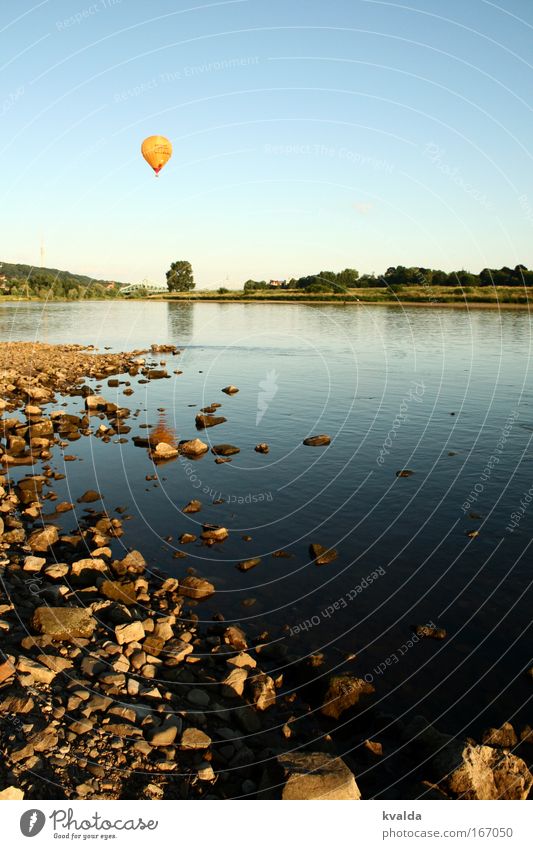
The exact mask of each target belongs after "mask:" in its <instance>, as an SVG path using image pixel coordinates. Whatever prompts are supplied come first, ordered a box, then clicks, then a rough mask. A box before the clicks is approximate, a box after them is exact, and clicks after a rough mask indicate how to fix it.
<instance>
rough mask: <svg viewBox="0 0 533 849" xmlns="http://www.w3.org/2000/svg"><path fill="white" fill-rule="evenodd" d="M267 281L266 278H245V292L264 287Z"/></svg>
mask: <svg viewBox="0 0 533 849" xmlns="http://www.w3.org/2000/svg"><path fill="white" fill-rule="evenodd" d="M267 287H268V283H267V282H266V280H247V281H246V283H245V284H244V291H245V292H257V291H258V290H259V289H266V288H267Z"/></svg>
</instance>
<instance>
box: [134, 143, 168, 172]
mask: <svg viewBox="0 0 533 849" xmlns="http://www.w3.org/2000/svg"><path fill="white" fill-rule="evenodd" d="M141 153H142V155H143V156H144V158H145V159H146V161H147V163H148V165H149V166H150V167H151V168H153V169H154V171H155V176H156V177H158V176H159V172H160V171H161V168H163V166H165V165H166V164H167V162H168V160H169V159H170V157H171V156H172V145H171V143H170V142H169V140H168V139H166V138H165V137H164V136H148V138H147V139H145V140H144V141H143V143H142V145H141Z"/></svg>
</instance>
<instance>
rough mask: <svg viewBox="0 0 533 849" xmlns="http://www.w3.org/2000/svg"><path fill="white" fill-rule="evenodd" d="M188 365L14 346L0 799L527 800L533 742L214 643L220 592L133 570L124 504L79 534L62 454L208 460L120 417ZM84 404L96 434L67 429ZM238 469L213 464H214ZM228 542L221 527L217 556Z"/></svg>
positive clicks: (224, 628)
mask: <svg viewBox="0 0 533 849" xmlns="http://www.w3.org/2000/svg"><path fill="white" fill-rule="evenodd" d="M178 355H179V351H178V350H177V349H176V348H174V347H173V346H158V345H154V346H152V349H151V350H150V351H132V352H129V353H120V354H116V353H109V352H106V353H98V352H96V351H95V350H94V349H87V348H84V347H82V346H77V345H61V346H59V345H57V346H56V345H44V344H40V343H33V344H32V343H4V344H2V345H0V410H1V416H2V417H1V419H0V425H1V433H0V437H1V443H0V462H1V463H2V466H3V473H2V474H1V475H0V517H1V518H0V533H1V535H0V578H1V582H0V650H1V651H0V751H1V754H2V758H1V763H0V799H17V798H25V799H119V798H123V799H124V798H127V799H137V798H138V799H162V798H165V799H168V798H172V799H196V798H198V799H235V798H278V799H280V798H283V799H352V800H356V799H360V798H366V799H368V798H389V799H416V798H432V799H448V798H466V799H498V798H502V799H525V798H527V797H528V795H529V794H530V791H531V787H532V785H533V776H532V774H531V772H530V769H531V767H532V764H533V731H532V730H531V728H530V727H529V726H527V727H525V728H523V729H521V730H520V731H519V732H518V731H517V730H515V729H514V728H513V727H512V725H510V724H509V723H505V722H504V723H503V725H502V726H501V727H500V728H497V729H488V730H487V731H486V732H485V734H484V735H483V737H482V739H481V740H479V741H474V740H458V739H453V738H451V737H449V736H448V735H445V734H442V733H440V732H439V731H438V730H437V729H435V728H433V727H432V726H431V725H429V724H428V723H427V721H426V720H424V718H423V717H416V718H415V719H412V720H410V721H409V722H399V721H397V720H396V719H395V718H394V717H391V716H388V715H385V714H383V713H381V712H380V711H379V710H378V709H377V708H374V707H373V706H372V699H373V697H374V695H375V694H374V687H373V686H372V685H371V684H369V683H367V682H365V681H364V680H363V679H361V678H358V677H357V675H355V674H351V673H349V672H342V673H337V674H333V675H330V676H329V677H328V676H323V675H320V676H319V675H317V669H318V668H319V667H320V666H321V664H322V658H321V656H319V655H309V656H304V657H300V656H296V655H293V654H291V653H290V652H289V651H288V649H287V644H286V641H284V640H283V639H282V637H283V635H281V634H278V635H274V634H269V633H268V632H267V631H264V632H263V633H261V634H255V633H254V634H253V635H252V634H251V633H246V631H245V629H244V628H243V627H241V625H240V624H239V623H238V622H232V623H231V624H229V623H228V622H226V621H224V617H223V616H222V614H220V613H215V614H214V615H213V617H212V621H210V622H208V623H207V624H206V623H203V624H202V623H201V622H200V617H199V615H198V612H197V608H198V605H201V604H202V602H203V600H204V599H207V598H209V599H211V600H213V598H214V599H215V600H216V586H214V585H213V584H212V583H211V582H210V581H209V580H207V579H205V578H203V577H202V576H200V575H198V574H196V572H195V571H194V570H193V569H190V570H189V571H188V574H187V575H186V577H184V578H183V579H181V578H180V579H179V580H178V579H177V578H175V577H169V576H168V575H167V574H165V573H164V572H162V571H161V570H159V569H158V568H157V567H156V566H155V565H154V564H152V563H149V562H147V561H146V560H145V558H144V556H143V554H142V552H140V551H137V550H130V551H127V552H126V553H125V554H124V552H122V555H123V556H121V557H117V556H116V551H114V543H115V541H116V540H117V539H119V538H120V537H121V536H122V535H123V533H124V531H123V523H124V522H125V521H127V520H128V516H127V515H125V514H124V512H123V510H122V509H121V508H120V507H118V508H117V507H115V506H112V505H108V504H107V503H106V499H105V492H102V493H100V492H97V491H95V490H86V491H84V492H79V493H76V502H77V503H78V504H80V505H83V506H82V514H81V517H80V516H78V519H77V527H76V528H75V529H74V530H73V531H72V532H69V533H66V532H65V531H64V529H63V522H64V518H63V517H68V515H69V513H70V512H71V511H72V510H73V508H74V507H75V505H74V504H73V503H72V502H68V501H63V502H60V501H59V500H58V497H57V495H56V494H55V493H54V489H53V487H54V482H55V481H57V480H60V479H61V478H63V477H64V475H63V474H61V473H59V472H58V471H57V470H55V469H54V466H53V459H54V452H55V451H59V450H62V451H63V454H62V457H63V459H64V460H65V461H67V462H68V461H69V458H71V459H72V458H74V454H69V453H65V452H68V451H74V449H75V443H76V442H77V441H78V440H79V439H82V438H97V439H102V440H103V441H106V442H110V441H111V440H113V441H114V442H117V443H120V442H121V441H124V440H125V439H130V438H131V439H133V441H134V442H135V444H136V445H139V446H140V447H142V448H146V450H147V451H148V452H149V454H150V456H151V458H152V459H153V460H154V462H155V463H156V464H161V463H165V462H169V461H172V460H173V459H175V458H176V457H177V456H179V455H180V454H185V455H188V456H192V457H194V456H201V455H202V454H205V453H206V452H207V450H208V447H207V445H206V444H205V443H204V442H202V440H201V439H200V438H198V437H197V438H194V439H189V440H183V441H182V442H180V443H178V444H175V443H173V442H172V440H171V439H170V438H169V437H167V436H166V435H165V432H164V430H162V429H160V430H159V432H158V431H157V428H156V429H154V431H152V432H151V433H150V435H149V436H148V437H146V436H145V435H143V433H142V431H139V432H138V433H133V423H134V422H135V419H136V414H135V412H133V413H132V411H131V410H130V409H129V408H127V407H126V406H124V407H122V406H118V405H117V404H116V403H112V402H109V401H107V400H106V398H105V388H104V385H103V384H104V381H105V382H106V383H107V386H110V387H114V388H117V387H118V386H120V387H121V389H122V392H123V394H124V395H125V397H126V398H127V397H129V395H131V394H133V392H134V387H135V386H136V385H137V383H138V382H141V383H146V382H148V381H151V380H160V379H165V378H171V377H172V374H173V373H174V374H180V373H181V372H180V370H179V369H178V368H175V369H170V370H169V369H168V366H167V363H168V359H169V358H175V357H177V356H178ZM173 361H174V362H175V360H173ZM88 379H90V380H91V381H93V382H94V381H96V385H94V386H89V385H88V384H87V382H86V381H87V380H88ZM222 391H223V392H225V393H226V394H236V392H238V389H237V387H234V386H229V387H225V389H224V390H222ZM101 393H103V394H101ZM73 396H79V397H81V398H82V399H83V402H84V407H85V414H84V415H73V414H70V413H68V412H66V411H65V410H64V407H65V406H66V402H65V401H63V399H64V398H69V397H73ZM220 406H221V405H220V404H217V403H213V404H212V405H210V407H207V408H204V409H203V410H202V411H201V413H199V414H198V416H197V417H196V427H197V429H198V431H199V432H200V433H201V432H202V430H204V429H205V428H207V427H216V425H217V424H219V423H221V422H222V421H225V418H224V416H221V415H219V414H218V408H219V407H220ZM306 444H308V445H310V446H316V447H320V446H325V445H327V444H329V437H328V436H327V435H326V434H320V435H318V436H315V437H311V438H308V440H306ZM110 450H112V449H110ZM255 450H256V451H258V452H259V453H267V452H268V445H267V444H266V443H260V445H258V446H256V449H255ZM238 451H239V448H238V447H237V446H232V445H228V444H225V443H223V444H220V445H215V446H213V448H212V453H213V454H214V455H215V462H231V455H232V454H235V453H237V452H238ZM46 505H52V506H53V512H52V513H50V512H46V513H44V512H43V511H44V508H45V506H46ZM200 508H201V505H200V503H199V502H194V501H191V502H190V503H189V504H188V505H186V506H185V508H184V512H198V511H199V510H200ZM227 535H228V530H227V529H226V528H224V527H219V526H218V525H214V524H211V523H208V522H205V523H204V524H203V526H202V531H201V535H200V540H201V543H202V544H203V545H204V546H206V547H209V546H212V545H218V544H220V543H222V542H223V540H224V539H225V538H226V537H227ZM186 536H187V535H186V534H184V535H182V538H180V542H182V543H183V544H186V543H187V542H190V541H191V540H189V539H184V538H183V537H186ZM189 536H190V535H189ZM176 554H177V556H178V557H181V556H183V557H184V558H185V555H184V554H183V552H177V553H176ZM311 554H312V557H313V558H314V559H315V562H316V563H317V564H323V565H324V568H325V567H326V565H327V564H328V563H330V562H331V561H332V560H334V559H335V557H336V556H337V553H336V552H335V551H334V550H333V549H330V550H328V549H326V548H324V547H323V546H321V545H319V544H318V543H316V544H313V546H312V551H311ZM279 555H280V556H282V555H283V552H279ZM258 563H259V559H258V558H249V557H248V558H246V557H243V559H242V561H241V562H240V563H239V564H238V568H239V569H240V570H241V571H247V570H248V569H251V568H253V567H254V566H256V565H257V564H258ZM420 627H421V628H422V631H421V632H420V633H421V636H422V637H424V638H428V637H429V638H431V637H437V638H438V639H441V638H444V636H445V634H444V632H443V633H439V634H436V633H429V631H432V629H427V627H426V626H420ZM424 627H426V631H427V633H426V631H424ZM503 719H504V718H502V722H503Z"/></svg>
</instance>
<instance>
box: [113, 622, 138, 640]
mask: <svg viewBox="0 0 533 849" xmlns="http://www.w3.org/2000/svg"><path fill="white" fill-rule="evenodd" d="M144 636H145V632H144V628H143V625H142V622H138V621H135V622H128V623H126V624H125V625H117V626H116V627H115V637H116V640H117V643H118V644H119V646H122V645H124V644H125V643H133V642H138V641H140V640H143V639H144Z"/></svg>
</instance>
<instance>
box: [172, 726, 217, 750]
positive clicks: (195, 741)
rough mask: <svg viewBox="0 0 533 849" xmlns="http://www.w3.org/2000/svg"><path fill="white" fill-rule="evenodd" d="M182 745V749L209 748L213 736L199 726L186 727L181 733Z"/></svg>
mask: <svg viewBox="0 0 533 849" xmlns="http://www.w3.org/2000/svg"><path fill="white" fill-rule="evenodd" d="M180 745H181V748H182V749H207V748H208V747H209V746H210V745H211V737H208V736H207V734H204V732H203V731H200V729H199V728H186V729H185V731H184V732H183V734H182V735H181V740H180Z"/></svg>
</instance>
